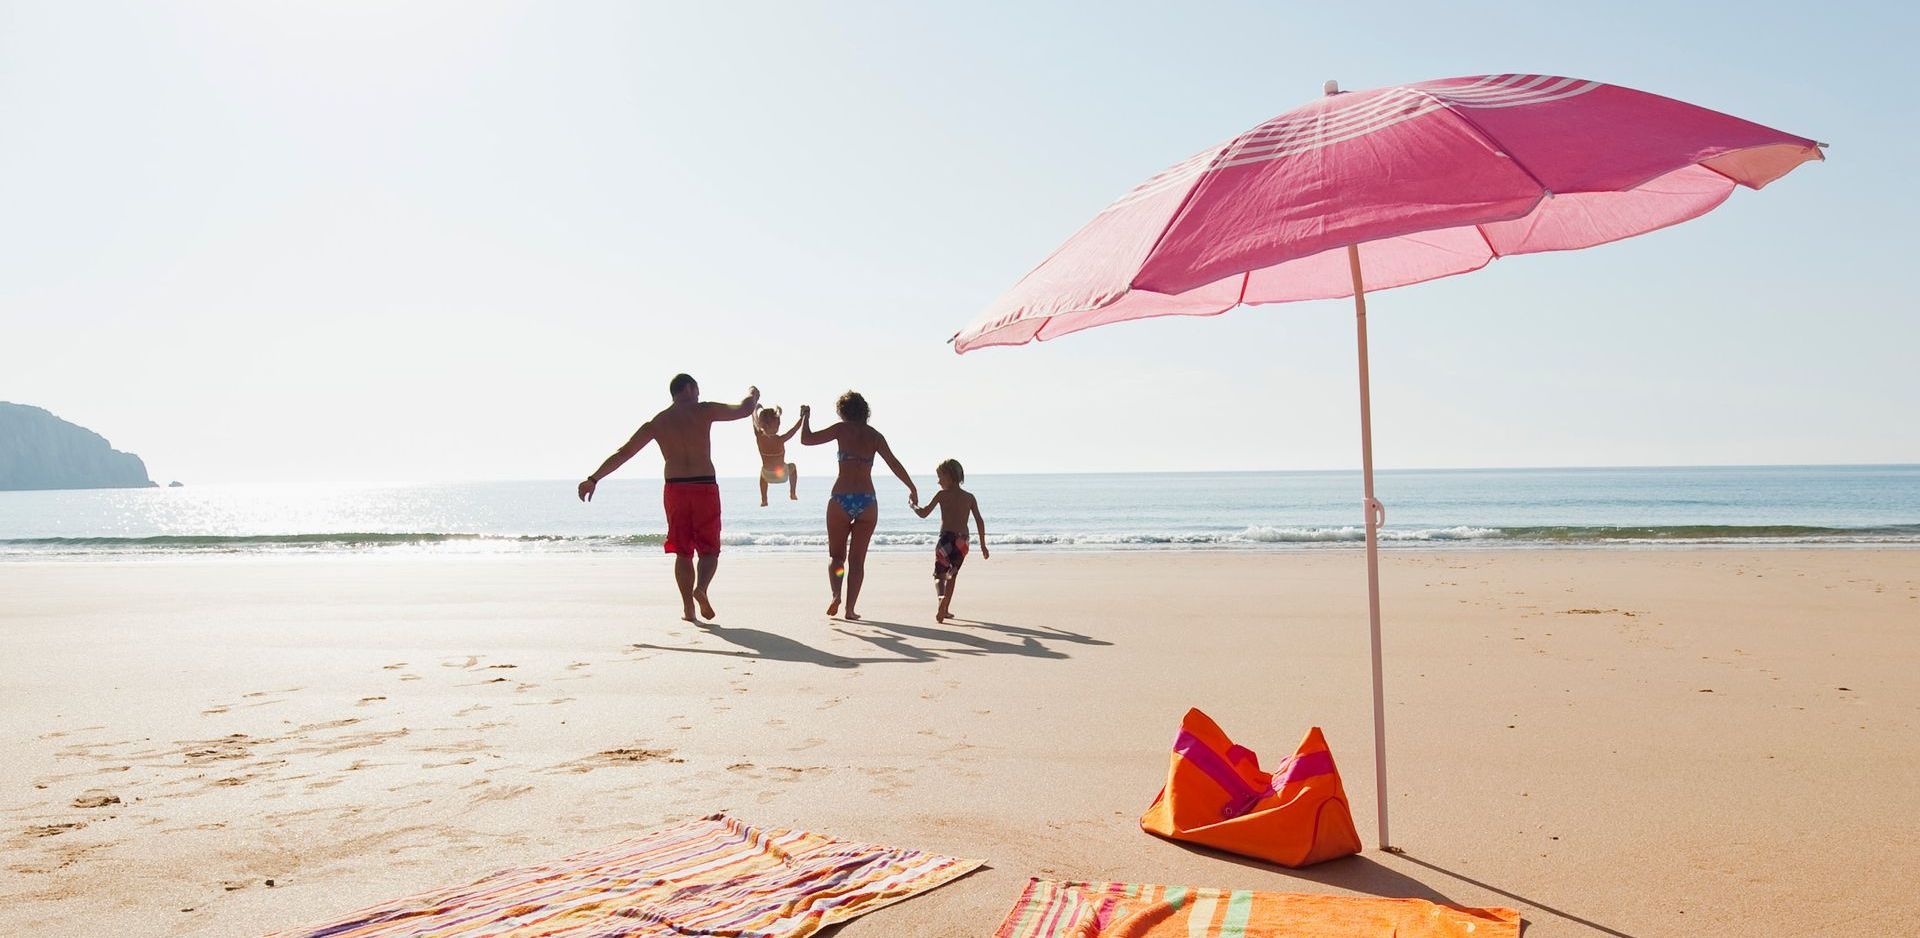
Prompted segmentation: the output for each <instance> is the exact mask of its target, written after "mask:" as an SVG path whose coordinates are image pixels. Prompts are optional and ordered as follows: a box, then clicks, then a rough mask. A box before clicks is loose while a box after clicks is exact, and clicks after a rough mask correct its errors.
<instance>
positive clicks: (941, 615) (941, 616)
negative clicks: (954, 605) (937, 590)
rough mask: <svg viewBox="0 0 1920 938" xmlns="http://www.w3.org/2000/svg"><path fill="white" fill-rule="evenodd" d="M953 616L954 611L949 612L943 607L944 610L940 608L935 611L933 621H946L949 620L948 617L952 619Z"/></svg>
mask: <svg viewBox="0 0 1920 938" xmlns="http://www.w3.org/2000/svg"><path fill="white" fill-rule="evenodd" d="M951 618H953V613H951V612H948V611H946V610H944V609H942V610H940V611H938V612H935V613H934V614H933V621H935V622H945V621H947V620H948V619H951Z"/></svg>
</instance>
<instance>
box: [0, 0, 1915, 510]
mask: <svg viewBox="0 0 1920 938" xmlns="http://www.w3.org/2000/svg"><path fill="white" fill-rule="evenodd" d="M1905 6H1906V5H1902V4H1892V3H1887V4H1832V3H1830V4H1765V3H1762V4H1754V3H1741V4H1726V5H1724V6H1720V5H1715V4H1688V3H1673V2H1670V0H1668V2H1660V3H1652V4H1622V3H1609V4H1605V5H1593V4H1582V5H1578V6H1571V5H1556V4H1551V3H1529V4H1517V3H1516V4H1475V3H1449V4H1432V3H1368V4H1358V5H1356V4H1340V3H1310V4H1309V3H1302V4H1278V3H1270V4H1248V5H1206V4H1134V3H1124V4H1116V3H1108V4H1084V5H1077V6H1075V7H1072V8H1069V7H1065V6H1061V7H1055V8H1050V9H1040V8H1038V5H1035V4H1024V3H1023V4H1007V5H999V4H982V3H964V4H959V3H952V4H917V3H915V4H877V3H876V4H859V5H856V4H837V5H832V6H828V5H825V4H799V3H779V4H771V3H770V4H764V5H750V4H731V3H729V4H698V3H694V4H688V3H677V4H640V3H542V4H490V3H472V2H461V3H445V4H440V3H393V2H380V3H343V2H325V3H265V2H235V3H194V4H178V3H176V4H163V3H127V4H100V3H84V2H67V0H60V2H52V0H50V2H43V3H34V4H16V3H7V4H0V128H3V129H0V399H5V400H13V401H18V402H22V403H30V404H37V405H41V406H44V407H47V408H49V409H51V410H53V411H54V412H55V413H57V414H59V415H61V416H63V417H66V418H68V419H70V420H73V421H75V422H78V423H81V424H84V425H86V426H88V427H91V428H94V429H96V430H98V431H100V432H101V433H103V434H105V435H106V436H107V437H109V438H110V439H111V440H112V441H113V442H114V444H115V445H117V446H119V447H121V448H124V449H130V450H133V451H135V452H138V453H140V454H141V455H142V456H144V457H146V459H147V462H148V464H149V466H150V467H151V469H152V471H153V474H154V475H155V477H156V478H160V479H175V478H178V479H183V480H186V481H188V482H190V483H194V482H213V481H253V480H259V481H267V480H283V479H284V480H318V479H355V480H412V479H507V478H575V477H578V476H581V475H584V474H585V473H586V472H588V471H589V470H591V469H592V468H593V467H594V465H596V464H597V463H598V461H599V460H600V459H601V458H602V457H604V456H605V455H606V453H607V452H608V451H609V450H611V449H612V448H613V447H614V446H615V445H617V444H618V443H619V442H621V440H623V439H624V438H625V436H626V435H627V434H628V433H629V432H631V430H632V429H633V427H634V426H636V425H637V424H638V423H639V422H640V420H642V419H643V418H644V417H646V416H647V415H648V414H650V413H652V411H653V410H655V409H657V408H658V407H660V406H662V405H663V404H664V403H665V402H666V383H667V379H668V378H669V377H670V376H671V375H672V374H673V373H674V372H676V371H682V370H685V371H689V372H691V373H693V374H694V375H695V376H696V377H697V378H699V379H700V381H701V383H702V386H703V388H704V389H705V390H706V392H707V396H708V397H710V398H717V399H727V400H731V399H737V398H738V397H739V396H740V395H741V394H742V393H743V392H744V391H745V389H746V387H747V385H748V384H749V383H754V382H757V383H758V384H759V385H760V387H761V388H762V389H763V390H764V391H765V392H766V394H767V399H768V401H770V402H774V403H781V404H786V405H789V407H791V406H793V405H797V404H799V403H801V402H803V401H811V402H812V403H814V405H815V406H816V407H817V408H819V409H821V410H823V411H826V410H830V405H831V402H832V399H833V397H834V396H835V395H837V394H838V392H840V391H842V390H844V389H846V388H848V387H854V388H858V389H860V390H862V391H864V392H866V394H867V395H868V397H869V398H870V399H871V401H872V402H873V406H874V423H875V425H876V426H877V427H879V428H880V429H882V430H883V431H885V432H886V433H887V434H888V436H889V437H890V438H891V439H892V441H893V444H894V448H895V450H896V451H897V452H899V453H900V454H901V455H902V456H903V458H905V459H906V460H907V461H908V462H909V463H910V464H911V465H912V466H913V467H914V468H915V469H916V470H918V471H922V472H924V471H930V469H931V466H932V465H933V463H935V462H936V461H938V460H939V459H941V458H944V457H947V456H957V457H960V458H961V459H962V460H963V461H965V462H966V463H967V465H968V467H969V469H970V470H972V471H975V472H992V471H1003V472H1004V471H1053V470H1093V469H1111V470H1121V469H1160V468H1182V469H1194V468H1223V469H1244V468H1335V467H1347V466H1353V465H1356V464H1357V463H1358V446H1357V442H1358V441H1357V430H1356V428H1355V418H1356V413H1357V406H1358V405H1357V402H1356V394H1355V387H1354V385H1355V377H1354V361H1353V355H1354V353H1353V324H1352V315H1351V308H1350V306H1349V305H1348V304H1347V303H1346V301H1337V302H1328V303H1309V304H1291V305H1282V306H1269V307H1261V308H1256V309H1244V310H1237V311H1235V312H1233V313H1230V314H1227V315H1225V316H1222V317H1219V318H1215V319H1207V320H1186V319H1172V320H1159V321H1151V322H1143V323H1134V324H1126V325H1120V326H1114V327H1109V328H1105V329H1099V330H1094V331H1092V332H1088V333H1082V334H1078V335H1074V336H1069V337H1066V338H1063V339H1061V340H1058V341H1055V342H1050V343H1045V344H1039V345H1030V346H1026V347H1022V348H1015V349H990V350H986V351H982V352H977V353H973V354H969V355H967V356H964V357H961V356H955V355H954V354H953V353H952V351H951V350H950V348H949V347H948V346H946V345H944V344H943V343H944V340H945V339H946V338H947V337H948V336H949V335H951V334H952V333H953V332H954V331H955V330H956V329H958V328H959V327H960V326H961V325H963V324H964V323H966V322H967V321H969V320H970V319H971V318H972V317H973V316H974V314H975V313H976V312H977V311H978V310H979V309H980V308H981V307H983V306H985V305H986V304H987V303H988V302H989V301H990V300H992V299H993V298H994V297H995V296H996V295H998V293H999V292H1000V291H1002V290H1004V289H1005V288H1006V287H1007V286H1009V285H1011V284H1012V283H1013V281H1015V280H1016V279H1018V278H1019V276H1020V275H1021V274H1022V273H1024V272H1025V271H1026V270H1027V269H1028V268H1030V267H1031V266H1033V264H1034V263H1036V262H1037V261H1039V260H1040V259H1041V258H1042V257H1044V256H1045V255H1046V253H1047V252H1048V251H1050V250H1051V249H1052V248H1053V247H1054V246H1055V245H1057V244H1058V243H1059V242H1060V241H1061V240H1062V239H1064V238H1065V237H1066V236H1067V235H1069V234H1071V233H1072V232H1073V231H1074V230H1075V229H1076V228H1078V227H1079V225H1080V224H1081V223H1082V222H1083V221H1085V220H1086V219H1087V218H1088V217H1089V216H1091V215H1092V214H1093V213H1094V212H1096V211H1098V210H1099V209H1100V208H1101V207H1102V206H1103V205H1105V204H1106V203H1107V202H1109V201H1111V200H1112V199H1113V198H1115V197H1117V196H1118V195H1120V194H1121V193H1123V192H1125V191H1126V190H1127V189H1128V188H1129V187H1130V186H1132V185H1133V184H1134V183H1135V182H1138V181H1139V180H1140V179H1142V178H1144V177H1146V176H1147V175H1149V174H1151V173H1153V172H1155V171H1157V170H1159V169H1161V168H1163V167H1164V166H1166V165H1168V164H1170V163H1173V162H1175V161H1177V160H1179V159H1181V158H1183V157H1185V156H1187V155H1189V154H1191V153H1193V152H1194V151H1196V150H1198V149H1200V148H1201V147H1203V146H1206V145H1208V144H1211V143H1214V142H1216V141H1218V140H1221V139H1223V138H1225V137H1228V136H1230V135H1232V134H1234V133H1236V132H1238V131H1240V130H1243V129H1245V128H1247V127H1248V126H1251V125H1252V124H1254V123H1257V122H1258V121H1260V120H1262V119H1264V118H1266V117H1269V116H1271V115H1273V114H1276V113H1279V112H1281V111H1285V110H1288V109H1290V108H1292V107H1294V106H1296V105H1298V104H1299V103H1301V102H1303V101H1306V100H1308V99H1311V98H1312V97H1314V96H1316V95H1318V94H1319V92H1320V85H1321V82H1322V81H1324V80H1325V79H1328V78H1337V79H1339V80H1340V81H1341V82H1342V84H1343V85H1344V86H1346V87H1348V88H1356V89H1357V88H1368V87H1374V86H1377V85H1382V84H1390V83H1394V82H1402V81H1413V80H1419V79H1425V78H1435V77H1442V76H1450V75H1464V74H1479V73H1489V72H1508V71H1511V72H1545V73H1554V74H1562V75H1572V76H1580V77H1584V78H1591V79H1597V80H1601V81H1607V82H1612V83H1615V84H1622V85H1627V86H1630V87H1636V88H1640V89H1643V90H1648V91H1654V92H1658V93H1662V94H1667V95H1670V96H1673V97H1678V98H1682V99H1685V100H1688V101H1692V102H1694V103H1697V104H1701V105H1704V106H1707V107H1712V108H1716V109H1720V110H1724V111H1727V112H1730V113H1733V114H1736V115H1739V116H1741V117H1745V118H1748V119H1750V120H1755V121H1758V122H1760V123H1764V124H1768V125H1771V126H1775V127H1779V128H1781V129H1784V130H1787V131H1790V132H1793V133H1798V134H1804V135H1807V136H1811V137H1815V138H1817V139H1820V140H1824V141H1828V142H1830V143H1831V144H1832V148H1831V149H1830V150H1829V151H1828V157H1829V161H1828V162H1826V163H1823V164H1815V165H1810V166H1806V167H1803V168H1801V169H1799V170H1797V171H1796V172H1794V173H1793V174H1792V175H1791V176H1789V177H1787V178H1786V179H1784V180H1782V181H1781V182H1779V183H1777V184H1776V185H1774V186H1772V187H1770V188H1769V189H1768V190H1767V191H1766V192H1764V193H1753V192H1748V191H1745V190H1742V191H1739V192H1736V193H1735V194H1734V196H1733V198H1732V199H1731V200H1730V201H1729V202H1728V204H1727V205H1725V206H1723V207H1722V208H1721V209H1719V210H1718V211H1716V212H1714V213H1712V214H1710V215H1708V216H1706V217H1705V218H1702V219H1700V220H1697V221H1694V222H1689V223H1687V224H1685V225H1682V226H1679V227H1677V228H1673V229H1669V230H1666V231H1662V232H1657V233H1654V234H1652V235H1648V236H1645V237H1642V238H1638V239H1634V240H1631V241H1628V242H1623V243H1621V244H1616V245H1611V246H1605V247H1601V248H1597V249H1593V250H1588V251H1581V252H1574V253H1570V254H1561V255H1544V256H1534V257H1521V258H1514V259H1510V260H1504V261H1499V262H1496V263H1495V264H1494V265H1492V266H1491V267H1489V268H1488V269H1486V270H1483V271H1481V272H1479V273H1475V274H1471V275H1468V276H1464V277H1457V278H1453V279H1450V280H1443V281H1439V282H1435V283H1431V284H1426V285H1422V286H1417V287H1412V288H1408V289H1403V290H1396V291H1391V292H1387V293H1383V294H1379V295H1376V296H1375V297H1374V298H1373V300H1372V301H1371V303H1370V304H1369V312H1370V314H1371V315H1370V319H1371V320H1372V326H1373V328H1372V342H1373V354H1374V382H1375V383H1374V407H1375V431H1376V440H1377V443H1376V452H1377V458H1378V460H1379V464H1380V465H1381V466H1383V467H1432V466H1503V465H1529V466H1532V465H1618V464H1692V463H1770V462H1887V461H1909V462H1911V461H1920V432H1916V431H1915V429H1914V426H1915V422H1914V420H1915V418H1914V416H1913V415H1914V414H1915V413H1916V412H1920V381H1916V380H1915V374H1916V368H1915V365H1914V363H1915V360H1916V357H1917V356H1920V320H1917V319H1916V317H1915V315H1914V314H1915V304H1914V302H1913V301H1912V299H1911V296H1912V294H1911V292H1910V290H1909V288H1908V280H1909V277H1910V275H1911V271H1912V270H1913V269H1914V268H1915V266H1916V264H1920V259H1916V258H1915V256H1914V255H1915V248H1916V247H1917V246H1920V239H1917V238H1916V237H1915V235H1914V233H1913V223H1914V222H1913V220H1914V219H1915V218H1916V217H1920V212H1917V211H1916V210H1920V204H1917V203H1920V199H1917V198H1916V196H1915V194H1914V193H1915V188H1916V187H1915V186H1914V185H1913V184H1912V182H1911V181H1910V180H1909V178H1908V176H1907V173H1908V172H1909V171H1910V168H1911V165H1912V160H1913V158H1914V155H1915V154H1916V153H1917V152H1920V130H1917V129H1916V121H1915V119H1914V118H1915V113H1916V108H1915V106H1914V105H1913V103H1912V100H1911V95H1912V89H1913V87H1914V85H1915V82H1914V79H1915V78H1916V77H1920V67H1916V65H1915V58H1916V57H1915V56H1914V54H1913V52H1912V49H1911V48H1910V46H1911V42H1912V40H1913V37H1914V36H1915V35H1917V34H1920V18H1917V17H1916V15H1915V14H1914V13H1912V12H1909V11H1908V9H1905V8H1904V7H1905ZM1866 8H1874V9H1866ZM717 450H718V452H717V456H718V461H719V463H720V469H721V471H722V472H723V473H727V474H745V473H746V472H748V471H749V470H750V469H751V468H752V467H753V466H754V465H755V458H754V454H753V447H752V445H751V442H750V438H749V436H748V431H747V430H746V427H745V424H744V423H742V424H738V425H735V426H733V427H729V428H726V429H725V430H724V431H723V433H722V435H721V437H720V440H719V442H718V445H717ZM644 459H645V461H644V462H639V463H636V464H635V466H636V469H638V471H641V472H644V473H645V474H647V475H653V474H656V473H657V472H658V471H659V463H658V461H657V459H656V458H655V457H653V456H651V455H649V456H646V457H644ZM829 460H830V455H826V456H823V455H822V454H821V453H820V452H819V451H812V452H809V453H803V454H800V461H801V463H802V465H803V466H806V465H808V464H809V461H811V463H812V464H814V465H817V466H821V467H825V466H826V465H827V464H828V462H829ZM629 471H634V470H629Z"/></svg>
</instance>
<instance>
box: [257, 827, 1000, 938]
mask: <svg viewBox="0 0 1920 938" xmlns="http://www.w3.org/2000/svg"><path fill="white" fill-rule="evenodd" d="M979 865H980V861H978V860H958V859H955V858H953V857H943V856H937V855H935V854H931V853H921V852H919V851H917V850H899V849H895V848H892V847H881V846H874V845H870V844H859V843H851V842H849V841H844V840H835V839H834V838H831V837H825V836H822V835H820V834H812V833H808V832H806V831H793V830H780V829H775V828H756V827H750V826H748V825H746V824H744V823H742V822H740V821H738V820H735V819H733V818H730V817H727V816H725V815H719V814H716V815H713V816H711V817H706V818H701V819H700V820H697V821H689V822H686V823H684V824H678V825H675V826H672V827H668V828H664V829H662V830H658V831H654V832H653V833H650V834H646V835H644V836H642V837H639V838H637V839H634V840H629V841H625V842H622V843H618V844H615V845H613V846H611V847H605V848H602V849H599V850H593V851H589V852H586V853H581V854H576V855H574V856H571V857H567V858H566V859H563V860H556V861H554V862H552V863H545V864H541V865H539V866H526V867H518V868H515V869H508V870H501V871H500V872H497V873H493V874H491V875H489V876H486V877H483V878H481V879H480V880H478V881H476V882H473V883H471V884H468V885H465V886H457V887H453V888H450V889H441V890H436V891H433V892H424V893H421V894H419V895H416V896H409V897H407V898H405V899H398V900H395V901H393V902H386V903H382V904H380V905H377V906H373V907H372V908H368V909H363V910H361V911H359V912H355V913H353V914H352V915H348V916H346V917H344V918H341V919H339V920H337V921H334V922H329V923H327V924H325V925H318V926H314V927H310V928H300V929H295V930H293V931H287V932H280V933H278V934H277V935H276V936H274V938H373V936H381V938H397V936H401V935H405V936H408V938H452V936H470V935H488V936H519V938H531V936H534V935H539V936H542V938H588V936H594V938H611V936H616V935H617V936H621V938H652V936H685V935H712V936H718V938H801V936H805V935H811V934H813V933H815V932H817V931H819V930H821V929H823V928H826V927H827V926H829V925H834V924H837V923H839V922H844V921H847V920H848V919H852V918H855V917H858V916H861V915H865V914H866V913H868V912H871V911H873V910H874V909H878V908H881V907H882V906H887V905H891V904H893V903H895V902H899V901H900V900H902V899H908V898H912V897H913V896H915V895H918V894H919V893H922V892H925V891H926V890H929V889H932V888H934V887H936V886H940V885H943V884H945V883H948V882H951V881H952V880H955V879H958V878H959V877H961V876H964V875H966V874H967V873H969V872H971V871H973V870H974V869H975V868H976V867H978V866H979Z"/></svg>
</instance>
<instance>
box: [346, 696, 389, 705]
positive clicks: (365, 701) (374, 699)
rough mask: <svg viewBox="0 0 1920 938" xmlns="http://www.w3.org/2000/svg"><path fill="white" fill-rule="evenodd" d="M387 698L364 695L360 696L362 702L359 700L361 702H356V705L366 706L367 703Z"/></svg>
mask: <svg viewBox="0 0 1920 938" xmlns="http://www.w3.org/2000/svg"><path fill="white" fill-rule="evenodd" d="M385 699H387V698H385V697H362V698H360V702H359V703H357V704H354V706H356V707H364V706H366V705H367V704H370V703H378V702H379V701H382V700H385Z"/></svg>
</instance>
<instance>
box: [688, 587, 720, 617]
mask: <svg viewBox="0 0 1920 938" xmlns="http://www.w3.org/2000/svg"><path fill="white" fill-rule="evenodd" d="M693 598H694V600H695V601H697V602H699V603H700V614H701V615H703V616H706V617H707V618H709V619H712V618H716V616H715V615H714V613H713V604H712V603H710V602H707V594H706V593H705V592H699V593H695V594H693Z"/></svg>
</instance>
